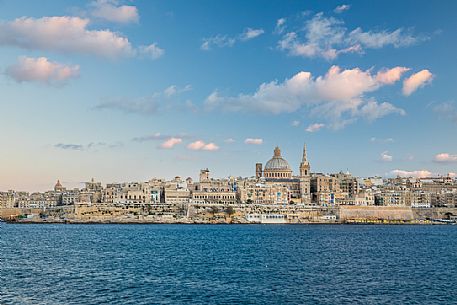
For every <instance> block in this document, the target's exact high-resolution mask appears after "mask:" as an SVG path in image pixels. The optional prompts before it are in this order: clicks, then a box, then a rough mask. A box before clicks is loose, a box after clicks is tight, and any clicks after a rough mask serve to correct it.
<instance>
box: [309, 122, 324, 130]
mask: <svg viewBox="0 0 457 305" xmlns="http://www.w3.org/2000/svg"><path fill="white" fill-rule="evenodd" d="M323 127H325V124H321V123H314V124H311V125H309V126H308V127H307V128H306V129H305V130H306V131H307V132H316V131H319V130H321V129H322V128H323Z"/></svg>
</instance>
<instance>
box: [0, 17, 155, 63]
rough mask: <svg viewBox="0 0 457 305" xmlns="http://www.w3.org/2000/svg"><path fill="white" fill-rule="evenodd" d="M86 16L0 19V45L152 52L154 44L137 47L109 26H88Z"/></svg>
mask: <svg viewBox="0 0 457 305" xmlns="http://www.w3.org/2000/svg"><path fill="white" fill-rule="evenodd" d="M88 25H89V19H86V18H80V17H69V16H62V17H42V18H32V17H22V18H18V19H15V20H14V21H11V22H0V46H15V47H20V48H23V49H29V50H43V51H53V52H59V53H81V54H92V55H98V56H102V57H109V58H116V57H121V56H136V55H138V54H140V53H144V52H146V53H154V52H156V55H157V50H155V51H153V49H154V48H157V45H155V44H153V45H151V46H155V47H151V46H145V47H141V48H140V49H137V48H135V47H133V46H132V45H131V43H130V42H129V40H128V39H127V38H126V37H123V36H121V35H120V34H118V33H115V32H112V31H110V30H89V29H88Z"/></svg>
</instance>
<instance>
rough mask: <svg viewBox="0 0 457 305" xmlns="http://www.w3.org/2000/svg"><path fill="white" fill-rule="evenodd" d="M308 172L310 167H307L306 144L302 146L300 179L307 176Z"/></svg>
mask: <svg viewBox="0 0 457 305" xmlns="http://www.w3.org/2000/svg"><path fill="white" fill-rule="evenodd" d="M309 170H310V166H309V161H308V157H307V155H306V144H304V145H303V156H302V159H301V163H300V176H301V177H304V176H309Z"/></svg>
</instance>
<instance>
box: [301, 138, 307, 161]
mask: <svg viewBox="0 0 457 305" xmlns="http://www.w3.org/2000/svg"><path fill="white" fill-rule="evenodd" d="M301 162H302V163H305V162H308V157H307V156H306V143H305V144H303V157H302V159H301Z"/></svg>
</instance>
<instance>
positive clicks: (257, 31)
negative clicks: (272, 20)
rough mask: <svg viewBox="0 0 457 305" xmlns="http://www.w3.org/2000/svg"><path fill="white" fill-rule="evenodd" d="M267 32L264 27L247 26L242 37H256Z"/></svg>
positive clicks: (246, 38)
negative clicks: (253, 27)
mask: <svg viewBox="0 0 457 305" xmlns="http://www.w3.org/2000/svg"><path fill="white" fill-rule="evenodd" d="M263 33H265V31H264V30H263V29H252V28H247V29H245V30H244V32H243V33H241V35H240V39H241V40H243V41H246V40H250V39H254V38H256V37H258V36H260V35H262V34H263Z"/></svg>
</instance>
